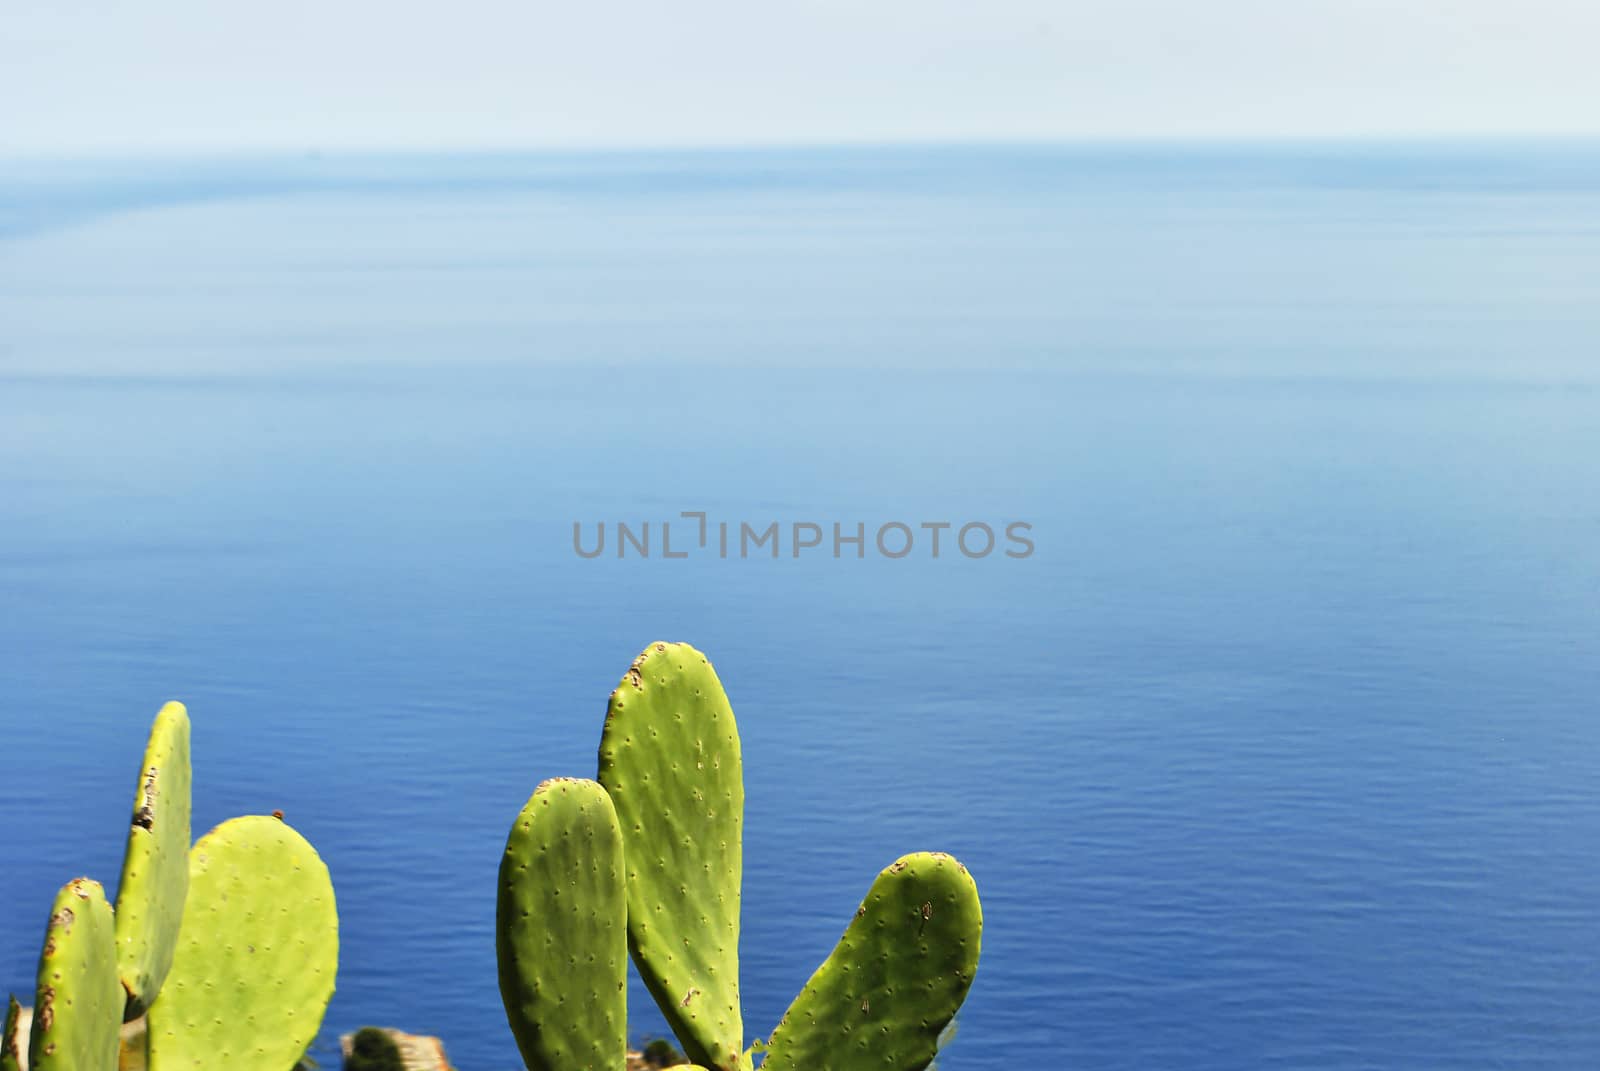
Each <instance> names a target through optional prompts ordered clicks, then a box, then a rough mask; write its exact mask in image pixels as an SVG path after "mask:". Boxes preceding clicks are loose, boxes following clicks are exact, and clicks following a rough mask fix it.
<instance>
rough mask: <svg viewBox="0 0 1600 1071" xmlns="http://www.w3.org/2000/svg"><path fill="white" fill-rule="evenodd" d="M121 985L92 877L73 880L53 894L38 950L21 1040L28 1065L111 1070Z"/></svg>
mask: <svg viewBox="0 0 1600 1071" xmlns="http://www.w3.org/2000/svg"><path fill="white" fill-rule="evenodd" d="M123 1004H124V1000H123V993H122V984H121V983H120V982H118V981H117V943H116V937H115V923H114V922H113V920H112V917H111V905H110V904H108V903H107V902H106V894H105V890H104V889H102V888H101V887H100V883H99V882H97V881H90V880H89V879H88V878H78V879H76V880H75V881H71V882H68V883H67V885H66V886H65V887H63V888H62V890H61V892H60V893H58V894H57V895H56V902H55V906H54V907H52V908H51V910H50V925H49V928H48V929H47V930H46V931H45V938H44V952H43V953H42V954H41V955H40V956H39V988H38V993H37V996H36V998H35V1002H34V1006H33V1030H32V1034H31V1037H30V1038H29V1042H28V1066H29V1067H30V1068H31V1069H32V1071H116V1066H117V1034H118V1031H119V1030H121V1028H122V1009H123Z"/></svg>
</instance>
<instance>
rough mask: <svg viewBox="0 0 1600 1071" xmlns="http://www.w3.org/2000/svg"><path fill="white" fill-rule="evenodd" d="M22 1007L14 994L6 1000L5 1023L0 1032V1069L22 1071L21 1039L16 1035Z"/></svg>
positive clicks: (19, 1024) (3, 1070) (1, 1070)
mask: <svg viewBox="0 0 1600 1071" xmlns="http://www.w3.org/2000/svg"><path fill="white" fill-rule="evenodd" d="M21 1020H22V1008H21V1006H20V1005H18V1004H17V998H16V996H15V995H13V996H12V997H10V999H8V1000H7V1001H6V1025H5V1030H4V1032H3V1033H0V1071H22V1039H21V1038H20V1037H18V1030H19V1027H20V1026H21Z"/></svg>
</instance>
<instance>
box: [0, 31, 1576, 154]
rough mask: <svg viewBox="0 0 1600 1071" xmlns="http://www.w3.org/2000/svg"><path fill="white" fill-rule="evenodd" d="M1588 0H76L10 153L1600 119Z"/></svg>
mask: <svg viewBox="0 0 1600 1071" xmlns="http://www.w3.org/2000/svg"><path fill="white" fill-rule="evenodd" d="M1597 41H1600V3H1595V2H1594V0H1518V2H1515V3H1513V2H1510V0H1411V2H1407V0H1210V2H1207V3H1203V4H1199V3H1194V2H1192V0H1092V2H1063V0H1055V2H1051V0H990V2H988V3H983V4H977V3H972V2H971V0H875V2H874V0H868V2H865V3H863V2H861V0H800V2H788V3H751V2H749V0H744V2H737V0H679V2H678V3H675V4H646V3H638V2H635V3H619V2H615V0H611V2H606V0H602V2H599V3H592V4H570V3H563V4H550V3H543V2H537V0H535V2H526V3H511V2H509V0H456V2H453V3H451V4H448V5H446V4H443V3H432V4H418V3H407V2H404V0H401V2H395V0H385V2H381V3H380V2H379V0H339V2H335V3H328V2H326V0H321V2H312V0H277V2H275V3H272V4H249V5H245V4H230V5H219V4H216V3H215V2H213V0H146V2H143V3H138V4H135V3H132V2H131V0H64V2H59V3H31V2H27V0H23V2H20V3H14V4H9V5H6V6H5V9H4V13H3V14H0V153H23V154H35V153H39V154H47V155H54V154H62V153H72V152H79V151H88V152H124V151H129V150H141V149H143V150H163V151H169V150H170V151H187V150H195V149H201V150H204V149H284V148H286V149H296V150H298V149H337V148H340V147H350V148H385V147H393V148H421V149H425V148H457V147H486V148H489V147H508V148H514V147H541V146H613V145H616V146H621V145H677V144H690V145H696V144H747V143H781V142H809V141H829V142H832V141H875V140H915V141H922V140H965V139H999V140H1032V139H1057V138H1074V137H1083V138H1118V137H1159V136H1177V137H1255V136H1279V135H1290V136H1350V135H1411V134H1422V135H1471V134H1566V133H1600V107H1596V104H1597V102H1600V63H1596V62H1595V59H1594V55H1595V45H1596V42H1597Z"/></svg>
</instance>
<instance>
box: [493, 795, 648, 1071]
mask: <svg viewBox="0 0 1600 1071" xmlns="http://www.w3.org/2000/svg"><path fill="white" fill-rule="evenodd" d="M623 876H624V870H623V861H622V833H621V831H620V830H619V829H618V828H617V815H616V811H615V810H613V808H612V805H611V799H610V797H609V796H607V795H606V792H605V789H603V788H601V787H600V786H599V785H598V784H596V783H595V782H593V781H583V780H578V779H576V778H570V777H560V778H555V779H554V780H550V781H546V782H544V783H543V784H542V785H540V786H539V787H538V788H537V789H535V790H534V793H533V796H532V797H531V798H530V799H529V800H528V803H527V806H525V807H523V809H522V813H521V814H519V815H517V820H516V822H515V824H513V825H512V827H511V835H510V837H509V838H507V840H506V851H505V855H504V857H503V858H502V859H501V861H500V895H499V899H498V902H497V905H496V910H495V945H496V951H497V953H498V955H499V960H500V996H501V1000H502V1001H503V1002H504V1003H505V1008H506V1019H507V1021H509V1022H510V1024H511V1032H512V1033H513V1034H514V1035H516V1038H517V1047H518V1048H519V1049H521V1050H522V1059H523V1062H524V1063H525V1064H527V1066H528V1068H529V1069H530V1071H619V1069H620V1068H621V1067H622V1066H623V1063H624V1058H625V1054H626V1052H627V1047H628V1046H627V1040H628V1037H627V1031H628V1006H627V1002H628V992H627V989H628V987H627V977H628V939H627V904H626V901H625V900H624V893H623Z"/></svg>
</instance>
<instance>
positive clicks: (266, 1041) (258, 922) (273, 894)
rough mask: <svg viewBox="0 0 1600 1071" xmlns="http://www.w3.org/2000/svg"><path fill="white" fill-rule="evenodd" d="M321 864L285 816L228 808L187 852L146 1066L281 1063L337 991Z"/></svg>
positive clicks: (154, 1069) (272, 1066) (312, 1033)
mask: <svg viewBox="0 0 1600 1071" xmlns="http://www.w3.org/2000/svg"><path fill="white" fill-rule="evenodd" d="M338 958H339V923H338V915H337V912H336V909H335V905H334V895H333V885H332V883H331V882H330V881H329V879H328V868H327V867H326V866H324V865H323V863H322V860H321V859H320V858H319V857H318V856H317V853H316V852H315V851H314V850H313V849H312V847H311V845H310V844H308V843H306V840H305V838H303V837H302V836H300V834H298V833H296V832H295V831H294V830H293V829H291V828H289V826H287V825H285V824H284V823H283V822H282V821H281V820H280V819H278V818H273V817H264V816H256V815H252V816H249V817H245V818H235V819H232V820H231V821H228V822H224V823H223V824H222V825H220V826H218V827H217V828H216V829H213V830H212V831H211V832H210V833H207V834H206V835H205V836H204V837H202V838H200V841H199V843H197V844H196V845H195V846H194V850H193V851H192V852H191V853H190V855H189V896H188V902H187V904H186V906H185V908H184V912H183V927H182V931H181V933H180V936H179V941H178V950H177V953H176V955H174V957H173V960H172V970H171V971H170V972H169V973H168V975H167V980H166V984H165V985H163V986H162V988H161V995H160V996H159V997H158V998H157V999H156V1002H155V1004H153V1005H152V1006H151V1008H150V1013H149V1052H150V1062H149V1068H150V1071H215V1069H217V1068H228V1069H229V1071H286V1069H288V1068H291V1067H293V1066H294V1065H295V1062H296V1061H297V1060H299V1059H300V1057H301V1056H302V1055H303V1054H304V1053H305V1051H306V1048H307V1046H309V1045H310V1044H311V1041H312V1039H313V1038H315V1037H316V1034H317V1030H318V1028H319V1027H320V1026H321V1024H322V1016H323V1013H324V1012H325V1011H326V1010H327V1006H328V1000H329V998H330V997H332V995H333V985H334V974H335V972H336V971H337V968H338Z"/></svg>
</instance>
